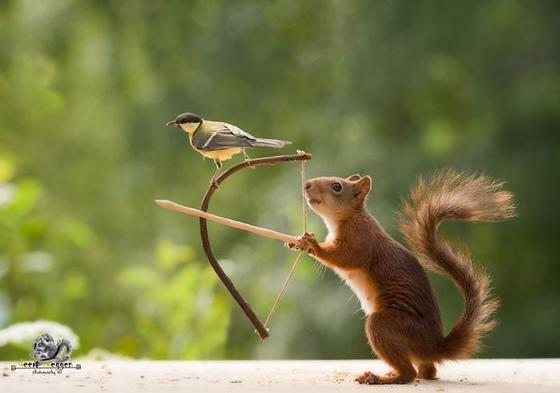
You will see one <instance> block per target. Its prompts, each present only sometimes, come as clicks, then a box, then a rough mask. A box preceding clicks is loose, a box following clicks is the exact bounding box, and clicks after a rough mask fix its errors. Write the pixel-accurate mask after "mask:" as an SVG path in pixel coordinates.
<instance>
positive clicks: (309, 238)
mask: <svg viewBox="0 0 560 393" xmlns="http://www.w3.org/2000/svg"><path fill="white" fill-rule="evenodd" d="M288 247H290V248H295V249H297V250H302V251H305V252H306V253H308V254H311V255H314V254H316V250H317V249H318V248H319V243H318V242H317V239H316V238H315V234H313V233H307V232H306V233H304V234H303V236H300V237H299V238H298V239H297V240H296V242H295V243H288Z"/></svg>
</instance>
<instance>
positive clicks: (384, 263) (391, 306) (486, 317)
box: [289, 171, 515, 384]
mask: <svg viewBox="0 0 560 393" xmlns="http://www.w3.org/2000/svg"><path fill="white" fill-rule="evenodd" d="M371 186H372V180H371V178H370V177H369V176H360V175H353V176H350V177H348V178H346V179H343V178H338V177H320V178H316V179H312V180H309V181H307V182H306V184H305V193H306V197H307V201H308V204H309V206H310V207H311V209H313V210H314V211H315V212H316V213H317V214H318V215H319V216H321V218H322V219H323V221H324V222H325V225H326V226H327V228H328V231H329V232H328V236H327V238H326V240H325V242H323V243H319V242H318V241H317V240H316V238H315V236H314V235H313V234H309V233H306V234H304V235H303V236H302V237H300V238H299V239H298V240H297V241H296V242H295V243H292V244H289V246H290V247H294V248H297V249H300V250H304V251H305V252H307V253H309V254H311V255H312V256H313V257H314V258H316V259H317V260H319V261H320V262H321V263H323V264H324V265H326V266H328V267H329V268H331V269H333V270H334V271H335V272H336V273H337V274H338V275H339V276H340V277H341V278H342V279H344V280H345V281H346V283H347V284H348V285H349V286H350V287H351V288H352V289H353V291H354V292H355V294H356V296H357V297H358V299H359V300H360V303H361V307H362V309H363V311H364V313H365V314H366V322H365V330H366V334H367V337H368V341H369V344H370V346H371V348H372V350H373V351H374V352H375V353H376V354H377V355H378V356H379V358H381V359H382V360H384V361H385V362H386V363H388V364H389V365H390V366H391V367H392V368H393V369H394V371H392V372H390V373H388V374H387V375H385V376H377V375H375V374H373V373H371V372H366V373H364V374H363V375H361V376H359V377H358V378H356V381H358V382H359V383H367V384H396V383H410V382H412V381H414V380H415V378H416V377H419V378H424V379H434V378H435V377H436V367H435V365H436V364H437V363H439V362H442V361H443V360H447V359H449V360H452V359H464V358H468V357H470V356H471V355H472V354H473V353H475V352H476V351H477V350H478V349H479V348H480V341H481V338H482V336H483V335H484V334H485V333H487V332H488V331H490V330H491V329H492V328H493V327H494V325H495V322H494V321H493V320H492V319H491V317H492V314H493V313H494V311H495V310H496V307H497V305H498V302H497V300H496V299H495V298H493V297H491V296H490V279H489V277H488V276H487V275H486V274H485V273H483V272H482V271H481V270H479V269H478V268H476V267H475V266H474V265H473V264H472V262H471V260H470V259H469V257H468V256H467V255H466V254H461V253H456V252H454V251H453V250H452V249H451V248H450V246H449V245H448V244H447V242H446V241H445V240H444V239H443V238H442V237H441V236H440V235H439V233H438V226H439V224H440V223H441V222H442V221H443V220H445V219H447V220H465V221H499V220H505V219H508V218H511V217H513V216H514V215H515V206H514V204H513V195H512V194H511V193H510V192H508V191H505V190H504V189H503V183H500V182H495V181H492V180H490V179H488V178H486V177H484V176H479V177H476V176H466V175H464V174H461V173H455V172H453V171H446V172H439V173H436V174H435V175H434V176H433V177H432V178H431V179H430V180H429V181H428V182H425V181H424V180H422V179H420V181H419V183H418V185H417V186H416V188H415V189H414V190H413V191H412V193H411V198H410V202H407V203H405V205H404V207H403V209H402V212H401V215H400V228H401V232H402V233H403V235H404V237H405V239H406V241H407V242H408V244H409V245H410V247H411V248H412V250H413V251H414V254H413V253H411V252H410V251H408V250H407V249H406V248H405V247H404V246H402V245H401V244H400V243H398V242H397V241H396V240H394V239H393V238H391V236H389V235H388V234H387V232H385V230H384V229H383V228H382V227H381V225H380V224H379V222H378V221H377V220H376V219H375V217H373V216H372V215H371V214H370V213H369V212H368V210H367V207H366V204H365V200H366V197H367V195H368V194H369V192H370V190H371ZM422 266H424V267H426V268H428V269H431V270H433V271H435V272H437V273H440V274H443V275H445V276H448V277H450V278H451V279H452V280H453V281H454V282H455V284H456V285H457V287H458V288H459V289H460V290H461V292H462V294H463V296H464V298H465V310H464V312H463V315H462V316H461V317H460V318H459V320H458V322H457V323H456V324H455V326H454V327H453V329H452V330H451V331H450V332H449V334H447V335H445V334H444V332H443V324H442V321H441V314H440V310H439V306H438V303H437V300H436V298H435V295H434V291H433V289H432V286H431V285H430V282H429V280H428V277H427V275H426V273H425V271H424V269H423V268H422Z"/></svg>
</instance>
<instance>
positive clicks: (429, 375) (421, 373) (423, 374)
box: [418, 363, 437, 379]
mask: <svg viewBox="0 0 560 393" xmlns="http://www.w3.org/2000/svg"><path fill="white" fill-rule="evenodd" d="M436 372H437V370H436V366H435V365H434V364H433V363H421V364H419V365H418V378H422V379H437V377H436Z"/></svg>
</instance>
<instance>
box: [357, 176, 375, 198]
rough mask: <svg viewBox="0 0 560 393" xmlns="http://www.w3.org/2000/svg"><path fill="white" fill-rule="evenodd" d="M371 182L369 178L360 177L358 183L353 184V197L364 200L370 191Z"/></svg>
mask: <svg viewBox="0 0 560 393" xmlns="http://www.w3.org/2000/svg"><path fill="white" fill-rule="evenodd" d="M371 184H372V180H371V177H369V176H363V177H360V179H359V180H358V181H356V182H355V183H354V196H356V197H360V198H361V199H363V198H365V197H366V195H367V194H368V193H369V192H370V191H371Z"/></svg>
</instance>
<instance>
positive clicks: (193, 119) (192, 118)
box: [166, 112, 202, 128]
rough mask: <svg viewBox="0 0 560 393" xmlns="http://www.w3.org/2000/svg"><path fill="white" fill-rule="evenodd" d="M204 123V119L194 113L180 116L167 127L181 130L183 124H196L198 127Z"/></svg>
mask: <svg viewBox="0 0 560 393" xmlns="http://www.w3.org/2000/svg"><path fill="white" fill-rule="evenodd" d="M200 123H202V118H201V117H200V116H198V115H195V114H194V113H190V112H185V113H181V114H180V115H178V116H177V117H176V118H175V119H174V120H171V121H170V122H169V123H167V124H166V125H168V126H171V127H177V128H181V124H196V125H197V126H198V125H199V124H200Z"/></svg>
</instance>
